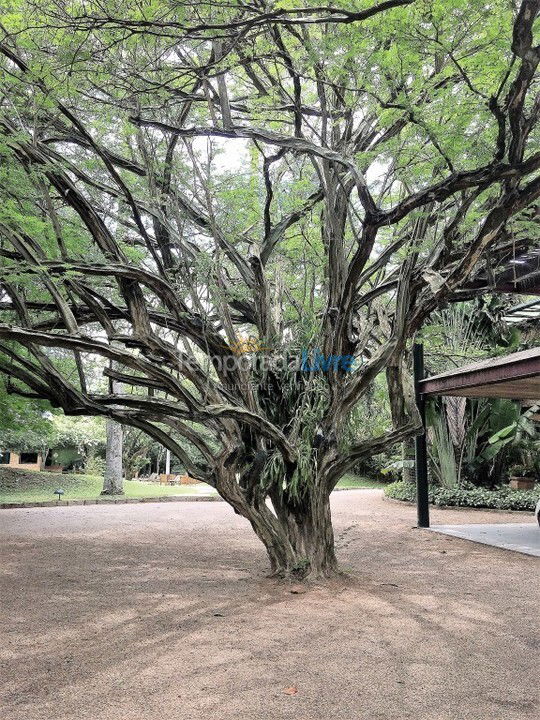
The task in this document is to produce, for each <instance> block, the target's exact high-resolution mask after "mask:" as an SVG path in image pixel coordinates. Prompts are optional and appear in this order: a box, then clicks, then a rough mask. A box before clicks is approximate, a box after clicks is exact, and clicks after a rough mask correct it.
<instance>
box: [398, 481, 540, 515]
mask: <svg viewBox="0 0 540 720" xmlns="http://www.w3.org/2000/svg"><path fill="white" fill-rule="evenodd" d="M384 493H385V495H386V496H387V497H389V498H392V499H394V500H404V501H408V502H416V487H415V485H414V484H413V483H404V482H395V483H392V484H391V485H388V486H387V487H386V488H385V490H384ZM539 498H540V488H539V489H538V490H511V489H510V488H509V487H506V486H505V487H500V488H498V489H496V490H486V489H485V488H468V489H461V488H443V487H438V486H433V487H430V488H429V501H430V502H431V503H433V504H434V505H448V506H452V505H453V506H458V507H476V508H493V509H496V510H534V509H535V507H536V503H537V502H538V499H539Z"/></svg>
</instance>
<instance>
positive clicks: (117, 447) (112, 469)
mask: <svg viewBox="0 0 540 720" xmlns="http://www.w3.org/2000/svg"><path fill="white" fill-rule="evenodd" d="M123 492H124V487H123V480H122V426H121V425H120V423H117V422H115V421H114V420H110V419H108V418H107V450H106V466H105V477H104V478H103V490H102V493H101V494H102V495H121V494H122V493H123Z"/></svg>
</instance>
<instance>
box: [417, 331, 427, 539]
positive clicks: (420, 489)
mask: <svg viewBox="0 0 540 720" xmlns="http://www.w3.org/2000/svg"><path fill="white" fill-rule="evenodd" d="M413 370H414V393H415V399H416V406H417V407H418V412H419V413H420V417H421V419H422V427H423V432H422V434H421V435H417V436H416V438H415V463H414V466H415V471H416V509H417V513H418V527H421V528H428V527H429V498H428V463H427V444H426V401H425V400H424V398H423V396H422V394H421V393H420V381H421V380H423V379H424V376H425V370H424V346H423V345H422V344H421V343H415V344H414V346H413Z"/></svg>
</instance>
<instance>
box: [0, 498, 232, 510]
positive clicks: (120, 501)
mask: <svg viewBox="0 0 540 720" xmlns="http://www.w3.org/2000/svg"><path fill="white" fill-rule="evenodd" d="M161 502H223V498H221V497H220V496H219V495H162V496H161V497H143V498H107V497H103V498H95V499H91V498H88V499H86V500H42V501H41V502H14V503H0V510H11V509H20V508H35V507H71V506H77V505H131V504H135V503H161Z"/></svg>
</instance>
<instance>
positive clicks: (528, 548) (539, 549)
mask: <svg viewBox="0 0 540 720" xmlns="http://www.w3.org/2000/svg"><path fill="white" fill-rule="evenodd" d="M431 529H432V530H433V531H434V532H439V533H443V534H444V535H453V536H454V537H459V538H463V539H464V540H472V541H473V542H478V543H483V544H484V545H492V546H493V547H498V548H504V549H505V550H514V551H515V552H520V553H524V554H525V555H534V556H535V557H540V527H538V524H537V523H536V522H534V520H533V521H532V522H528V523H505V524H502V525H501V524H499V523H485V524H484V523H481V524H479V523H474V524H472V525H437V526H433V527H432V528H431Z"/></svg>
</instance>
